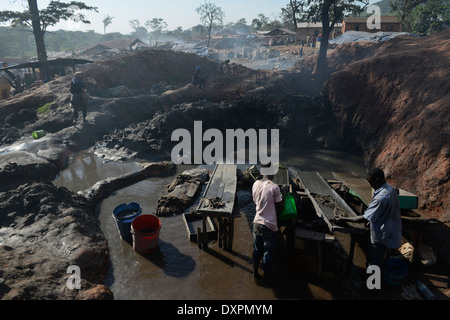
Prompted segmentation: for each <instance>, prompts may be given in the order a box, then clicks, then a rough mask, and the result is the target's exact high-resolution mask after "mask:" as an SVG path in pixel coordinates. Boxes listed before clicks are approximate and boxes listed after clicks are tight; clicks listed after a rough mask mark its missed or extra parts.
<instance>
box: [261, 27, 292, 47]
mask: <svg viewBox="0 0 450 320" xmlns="http://www.w3.org/2000/svg"><path fill="white" fill-rule="evenodd" d="M258 34H259V35H260V36H264V37H266V38H270V41H269V45H276V44H286V43H292V42H295V41H296V38H297V33H295V32H294V31H291V30H289V29H284V28H276V29H273V30H270V31H260V32H258Z"/></svg>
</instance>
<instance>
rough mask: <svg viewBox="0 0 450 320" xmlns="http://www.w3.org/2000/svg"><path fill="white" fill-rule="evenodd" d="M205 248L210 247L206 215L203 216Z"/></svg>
mask: <svg viewBox="0 0 450 320" xmlns="http://www.w3.org/2000/svg"><path fill="white" fill-rule="evenodd" d="M202 220H203V232H202V234H203V250H205V249H208V230H207V229H206V217H203V219H202Z"/></svg>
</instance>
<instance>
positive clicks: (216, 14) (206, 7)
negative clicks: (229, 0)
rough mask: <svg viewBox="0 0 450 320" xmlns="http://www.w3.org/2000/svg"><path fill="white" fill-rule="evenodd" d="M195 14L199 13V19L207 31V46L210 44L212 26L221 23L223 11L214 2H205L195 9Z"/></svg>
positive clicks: (220, 24)
mask: <svg viewBox="0 0 450 320" xmlns="http://www.w3.org/2000/svg"><path fill="white" fill-rule="evenodd" d="M196 11H197V14H199V15H200V21H201V22H202V24H203V25H204V26H205V28H206V30H207V31H208V47H209V45H210V44H211V31H212V30H213V28H215V27H218V26H222V25H223V17H224V16H225V12H223V10H222V8H220V7H218V6H217V5H215V4H214V3H211V2H206V0H205V3H203V4H202V5H200V7H198V8H197V9H196Z"/></svg>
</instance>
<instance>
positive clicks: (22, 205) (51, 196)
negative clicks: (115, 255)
mask: <svg viewBox="0 0 450 320" xmlns="http://www.w3.org/2000/svg"><path fill="white" fill-rule="evenodd" d="M0 213H2V214H0V256H1V257H2V258H1V261H2V262H1V269H0V278H2V279H3V281H2V283H0V299H5V300H16V299H18V300H29V299H36V300H40V299H55V300H58V299H63V300H66V299H112V297H113V294H112V292H111V290H110V289H109V288H108V287H106V286H105V285H103V282H104V279H105V276H106V273H107V271H108V269H109V264H110V261H109V253H108V247H107V243H106V239H105V237H104V235H103V233H102V232H101V230H100V227H99V226H98V225H97V222H96V219H95V217H94V216H93V214H92V213H89V211H88V210H87V200H86V199H84V198H83V197H80V196H75V195H73V194H72V193H71V192H69V191H68V190H67V189H66V188H57V187H55V186H53V185H52V184H47V183H35V184H26V185H22V186H21V187H19V188H17V189H16V190H11V191H9V192H6V193H3V194H0ZM70 266H77V267H79V270H80V274H79V275H80V286H81V289H76V288H74V287H73V286H75V285H76V284H77V282H76V281H75V280H73V281H72V279H74V278H70V279H69V277H71V276H74V275H75V274H74V273H73V271H70V270H71V269H69V267H70ZM68 270H69V271H68ZM68 283H69V285H67V284H68ZM71 285H73V286H71Z"/></svg>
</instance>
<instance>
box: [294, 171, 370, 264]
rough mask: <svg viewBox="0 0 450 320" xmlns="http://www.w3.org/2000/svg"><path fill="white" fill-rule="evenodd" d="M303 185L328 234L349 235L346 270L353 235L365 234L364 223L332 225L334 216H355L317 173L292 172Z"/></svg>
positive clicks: (352, 250) (351, 251)
mask: <svg viewBox="0 0 450 320" xmlns="http://www.w3.org/2000/svg"><path fill="white" fill-rule="evenodd" d="M293 171H294V173H295V174H296V176H297V178H298V179H299V180H300V182H301V184H302V185H303V187H304V189H305V192H306V194H307V195H308V197H309V199H310V200H311V202H312V204H313V206H314V209H315V210H316V214H317V215H318V216H319V217H320V218H322V219H323V220H324V221H325V223H326V224H327V226H328V228H329V230H330V232H335V231H338V232H342V233H348V234H350V238H351V243H350V251H349V260H348V270H349V269H350V266H351V264H352V263H353V256H354V253H355V246H356V239H355V234H362V233H366V232H367V231H368V230H367V227H366V226H365V224H364V223H353V222H348V223H347V225H348V227H343V226H338V225H336V224H334V218H335V216H336V215H344V216H347V217H353V216H357V214H356V213H355V212H354V211H353V209H352V208H351V207H350V206H349V205H348V204H347V203H346V202H345V201H344V199H342V198H341V197H340V196H339V195H338V194H337V192H336V191H335V190H333V189H332V188H331V187H330V186H329V184H328V183H327V182H326V181H325V179H324V178H323V177H322V176H321V175H320V174H319V173H318V172H305V171H297V170H293Z"/></svg>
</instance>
